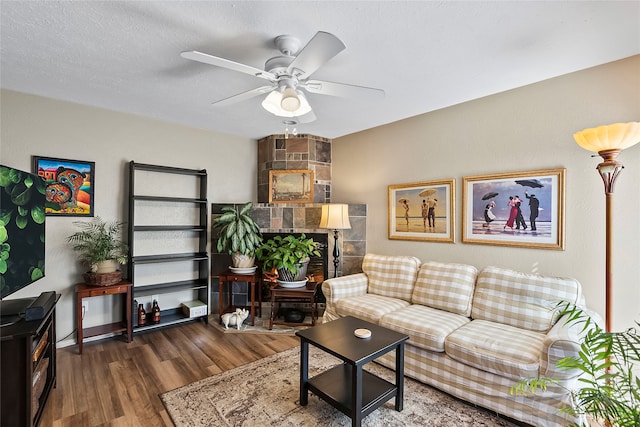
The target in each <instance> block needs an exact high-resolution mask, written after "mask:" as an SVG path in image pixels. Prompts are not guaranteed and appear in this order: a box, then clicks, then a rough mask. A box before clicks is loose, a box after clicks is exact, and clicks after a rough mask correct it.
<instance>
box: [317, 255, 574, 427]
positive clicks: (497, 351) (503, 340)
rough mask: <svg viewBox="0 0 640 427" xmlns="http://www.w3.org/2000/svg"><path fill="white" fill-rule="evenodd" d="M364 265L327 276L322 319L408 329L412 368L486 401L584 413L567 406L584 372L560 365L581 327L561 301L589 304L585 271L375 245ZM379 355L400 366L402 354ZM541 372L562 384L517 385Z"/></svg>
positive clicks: (557, 419)
mask: <svg viewBox="0 0 640 427" xmlns="http://www.w3.org/2000/svg"><path fill="white" fill-rule="evenodd" d="M362 271H363V272H362V273H358V274H352V275H349V276H344V277H338V278H334V279H329V280H326V281H325V282H324V283H323V285H322V291H323V293H324V294H325V296H326V300H327V302H326V309H325V312H324V317H323V322H330V321H332V320H335V319H337V318H339V317H342V316H354V317H358V318H361V319H364V320H367V321H369V322H372V323H376V324H379V325H381V326H384V327H387V328H390V329H393V330H396V331H399V332H402V333H404V334H407V335H409V337H410V338H409V341H407V344H406V346H405V374H406V375H407V376H409V377H412V378H414V379H417V380H419V381H421V382H424V383H426V384H429V385H432V386H434V387H436V388H439V389H441V390H443V391H445V392H447V393H449V394H451V395H454V396H456V397H459V398H461V399H464V400H466V401H469V402H471V403H474V404H477V405H479V406H482V407H484V408H487V409H490V410H494V411H496V412H498V413H500V414H503V415H506V416H508V417H511V418H513V419H516V420H519V421H522V422H525V423H528V424H531V425H534V426H545V427H546V426H564V425H567V424H570V423H572V422H578V421H582V420H580V419H576V418H573V417H570V416H568V415H567V414H565V413H564V412H560V409H561V408H562V407H565V406H567V405H569V404H570V394H569V391H568V390H572V389H575V387H576V383H577V379H578V372H566V371H561V370H558V369H557V368H556V362H557V361H558V360H559V359H560V358H562V357H565V356H568V355H575V354H577V352H578V351H579V346H580V344H579V341H580V326H576V325H566V324H565V322H562V321H561V322H558V314H557V311H556V310H555V307H556V304H557V303H558V302H559V301H569V302H572V303H574V304H576V305H579V306H584V299H583V296H582V293H581V286H580V283H579V282H578V281H577V280H575V279H570V278H557V277H543V276H538V275H531V274H524V273H519V272H517V271H513V270H508V269H504V268H498V267H487V268H485V269H483V270H482V271H480V272H478V271H477V269H476V268H475V267H473V266H470V265H464V264H452V263H440V262H432V261H429V262H424V263H422V262H421V261H420V260H419V259H418V258H415V257H410V256H383V255H374V254H367V255H366V256H365V258H364V260H363V263H362ZM377 361H378V362H380V363H381V364H383V365H385V366H387V367H389V368H392V369H393V368H394V366H395V353H391V354H387V355H386V356H384V357H382V358H380V359H378V360H377ZM537 376H546V377H551V378H557V379H558V380H559V384H557V385H550V386H549V387H548V388H547V389H546V390H545V391H543V392H537V393H536V394H535V395H527V396H512V395H511V394H510V393H509V389H510V387H511V386H512V385H514V384H515V383H516V382H517V381H518V380H520V379H521V378H531V377H537Z"/></svg>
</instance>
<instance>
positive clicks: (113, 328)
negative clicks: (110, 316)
mask: <svg viewBox="0 0 640 427" xmlns="http://www.w3.org/2000/svg"><path fill="white" fill-rule="evenodd" d="M117 294H122V296H123V298H124V301H125V309H124V316H125V317H124V321H122V322H116V323H110V324H108V325H100V326H93V327H91V328H86V329H84V328H83V327H82V299H83V298H91V297H99V296H103V295H117ZM76 305H77V311H78V334H77V341H78V351H79V352H80V354H82V341H83V340H84V338H89V337H95V336H97V335H104V334H111V333H117V332H126V334H127V342H131V341H132V340H133V329H132V325H131V283H130V282H125V281H123V282H120V283H116V284H113V285H108V286H94V285H87V284H86V283H78V284H77V285H76Z"/></svg>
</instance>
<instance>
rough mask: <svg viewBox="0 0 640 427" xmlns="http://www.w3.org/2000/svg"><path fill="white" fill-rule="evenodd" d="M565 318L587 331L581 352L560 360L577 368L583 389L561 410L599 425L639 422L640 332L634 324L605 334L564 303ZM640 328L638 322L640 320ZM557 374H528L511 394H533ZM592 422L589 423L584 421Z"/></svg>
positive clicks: (628, 425) (627, 426) (573, 392)
mask: <svg viewBox="0 0 640 427" xmlns="http://www.w3.org/2000/svg"><path fill="white" fill-rule="evenodd" d="M561 305H562V306H563V309H562V312H561V315H566V319H567V320H566V322H568V323H575V324H583V326H582V327H583V330H582V332H583V333H584V332H586V334H585V336H584V341H583V343H582V345H581V347H580V351H579V353H578V355H577V356H575V357H574V356H570V357H565V358H563V359H560V361H559V362H558V367H560V368H562V369H563V370H567V371H572V370H577V371H579V372H580V373H581V376H580V379H579V380H578V381H579V383H580V385H581V388H579V389H577V390H570V391H571V396H572V402H571V406H570V407H566V408H563V409H561V411H564V412H567V413H569V414H571V415H572V416H575V417H583V418H584V417H585V416H588V417H590V418H591V419H592V420H593V421H596V422H597V423H598V425H607V426H620V427H623V426H624V427H631V426H638V425H640V377H638V372H637V371H635V369H634V365H636V364H637V363H639V362H640V335H639V334H638V331H637V330H636V328H631V329H628V330H626V331H624V332H605V331H604V330H603V329H602V328H601V327H600V326H599V325H598V324H597V323H596V322H594V321H593V320H592V319H591V318H590V317H589V316H588V315H587V314H586V313H585V312H584V311H583V310H581V309H580V308H578V307H575V306H573V305H571V304H569V303H561ZM636 325H637V327H638V328H640V323H638V322H636ZM551 383H556V384H557V383H558V381H557V380H556V379H553V378H545V377H541V378H529V379H524V380H522V381H520V382H518V383H517V384H516V385H514V386H513V387H511V393H512V394H526V393H535V392H536V391H537V390H545V389H546V388H547V385H548V384H551ZM585 425H588V424H585Z"/></svg>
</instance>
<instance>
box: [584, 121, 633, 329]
mask: <svg viewBox="0 0 640 427" xmlns="http://www.w3.org/2000/svg"><path fill="white" fill-rule="evenodd" d="M573 137H574V138H575V140H576V142H577V143H578V145H579V146H581V147H582V148H584V149H586V150H589V151H594V152H596V153H598V155H600V157H602V159H603V160H604V161H603V162H602V163H600V164H599V165H598V166H597V170H598V172H599V173H600V176H601V177H602V181H603V182H604V193H605V196H606V197H605V199H606V214H605V215H606V220H605V221H606V222H605V224H606V228H605V230H606V231H605V233H606V237H605V242H606V243H605V244H606V249H605V327H606V331H607V332H611V286H612V282H613V269H612V260H613V245H612V244H613V185H614V184H615V181H616V178H617V177H618V174H619V173H620V171H622V169H623V168H624V166H623V165H622V163H620V162H618V161H617V160H616V157H618V154H620V152H621V151H622V150H624V149H625V148H629V147H632V146H634V145H635V144H637V143H638V142H640V122H631V123H615V124H612V125H608V126H599V127H597V128H590V129H585V130H583V131H581V132H576V133H575V134H574V135H573Z"/></svg>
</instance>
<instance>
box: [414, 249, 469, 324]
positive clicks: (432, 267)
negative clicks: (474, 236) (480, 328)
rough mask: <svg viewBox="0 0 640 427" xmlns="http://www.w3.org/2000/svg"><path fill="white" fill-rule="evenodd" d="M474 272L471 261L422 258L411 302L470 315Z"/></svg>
mask: <svg viewBox="0 0 640 427" xmlns="http://www.w3.org/2000/svg"><path fill="white" fill-rule="evenodd" d="M477 274H478V270H477V269H476V268H475V267H474V266H472V265H465V264H453V263H446V264H445V263H442V262H435V261H428V262H425V263H424V264H422V265H421V266H420V270H419V271H418V278H417V279H416V284H415V286H414V288H413V294H412V296H411V302H412V303H413V304H421V305H426V306H429V307H433V308H438V309H440V310H445V311H449V312H451V313H456V314H461V315H463V316H470V315H471V298H472V297H473V289H474V286H475V283H476V276H477Z"/></svg>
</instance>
